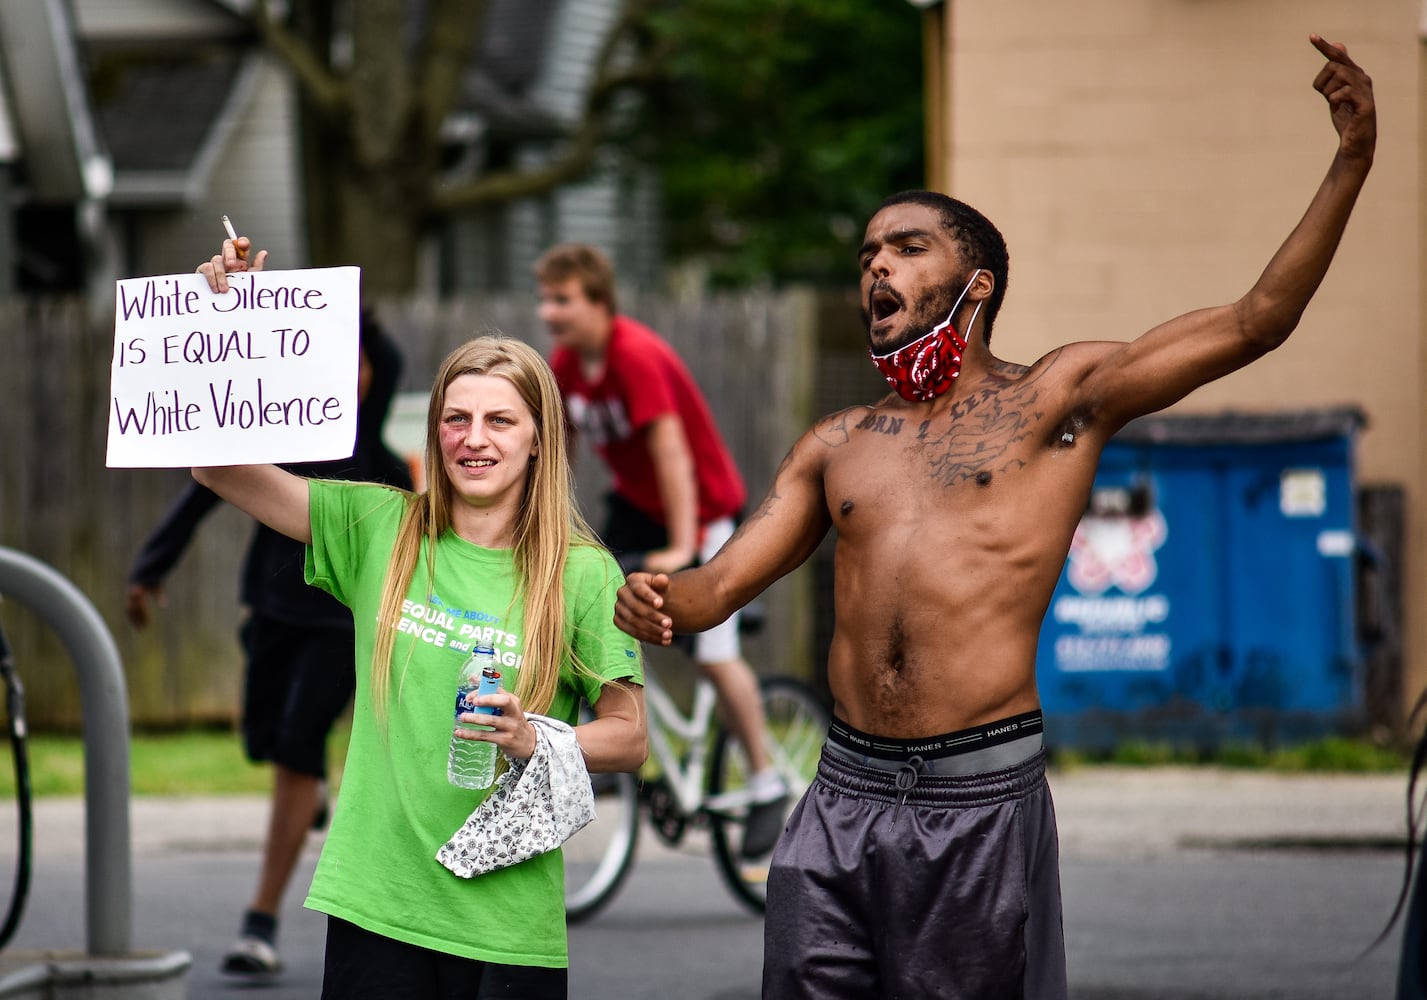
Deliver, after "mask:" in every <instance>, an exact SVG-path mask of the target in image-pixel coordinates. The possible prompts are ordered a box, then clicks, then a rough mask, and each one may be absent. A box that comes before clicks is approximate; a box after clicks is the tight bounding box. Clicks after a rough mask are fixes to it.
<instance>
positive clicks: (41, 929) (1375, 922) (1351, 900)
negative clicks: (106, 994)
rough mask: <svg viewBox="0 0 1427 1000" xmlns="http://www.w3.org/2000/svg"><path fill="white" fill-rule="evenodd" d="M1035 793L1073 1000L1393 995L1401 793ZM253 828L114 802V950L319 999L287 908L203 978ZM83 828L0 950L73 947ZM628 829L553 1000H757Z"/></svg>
mask: <svg viewBox="0 0 1427 1000" xmlns="http://www.w3.org/2000/svg"><path fill="white" fill-rule="evenodd" d="M1052 783H1053V788H1054V789H1055V794H1056V802H1057V809H1058V813H1059V818H1060V828H1061V835H1062V853H1063V882H1064V893H1065V908H1066V945H1067V951H1068V956H1069V963H1070V976H1071V983H1072V995H1073V996H1074V997H1075V998H1077V1000H1275V998H1284V1000H1288V998H1292V1000H1330V998H1331V1000H1355V998H1363V1000H1369V998H1374V1000H1375V998H1382V997H1388V996H1390V995H1391V992H1392V989H1391V986H1392V981H1393V976H1394V972H1395V967H1396V948H1397V938H1396V936H1395V935H1394V936H1393V938H1392V939H1390V940H1389V942H1388V943H1387V944H1386V945H1385V946H1383V947H1381V948H1379V949H1377V950H1376V951H1374V952H1372V953H1370V954H1369V955H1368V956H1367V957H1366V958H1363V959H1362V960H1360V961H1357V960H1355V959H1356V958H1357V956H1358V954H1359V952H1361V951H1362V949H1363V948H1364V947H1365V946H1366V945H1367V944H1368V943H1369V942H1370V941H1371V940H1372V938H1373V936H1374V934H1375V933H1376V932H1377V930H1378V928H1379V927H1380V926H1381V924H1382V921H1383V919H1384V918H1385V917H1386V915H1387V913H1388V911H1389V910H1390V908H1391V904H1392V900H1393V898H1394V897H1395V893H1396V890H1397V886H1398V882H1399V879H1400V878H1401V873H1402V858H1401V854H1400V853H1399V851H1390V850H1389V849H1388V847H1389V846H1390V845H1391V844H1393V843H1400V840H1401V837H1402V833H1403V804H1404V789H1405V782H1404V779H1402V778H1401V777H1398V776H1372V777H1358V778H1354V777H1327V778H1325V777H1287V778H1285V777H1274V776H1265V775H1256V774H1239V773H1230V772H1223V771H1216V770H1197V769H1148V770H1123V769H1113V768H1084V769H1079V770H1075V771H1071V772H1066V773H1059V774H1056V775H1054V776H1053V778H1052ZM265 814H266V805H265V803H263V802H262V801H261V800H254V799H242V798H240V799H211V800H186V801H175V800H155V799H141V800H136V801H135V802H134V804H133V815H132V826H133V840H134V880H135V884H134V913H135V931H134V944H135V947H136V948H138V949H145V948H152V949H159V950H165V951H170V950H175V949H183V950H187V951H188V952H190V953H191V954H192V956H193V960H194V961H193V966H192V968H191V969H190V971H189V973H188V977H187V990H188V996H189V997H193V998H210V997H211V998H238V997H243V998H247V1000H254V998H259V997H260V998H262V1000H308V998H312V997H315V996H317V993H318V987H319V983H320V979H321V953H322V935H323V918H322V917H321V916H320V915H318V914H314V913H310V912H308V911H305V910H303V909H302V908H301V906H300V893H297V892H294V893H293V898H292V899H291V900H290V901H289V905H288V907H287V910H286V912H285V913H284V916H283V931H282V942H281V944H282V950H283V953H284V955H285V957H286V960H287V962H288V968H287V971H286V972H285V973H284V974H283V975H282V976H281V977H280V978H279V979H278V980H277V981H275V982H273V983H271V984H268V985H265V986H262V987H259V988H255V987H253V986H251V985H247V984H242V983H233V982H231V981H229V980H227V979H225V977H222V976H220V975H219V974H218V973H217V972H216V967H217V962H218V958H219V956H220V955H221V953H222V951H223V949H224V948H225V947H226V946H227V944H228V943H229V941H230V939H231V937H232V935H233V933H234V931H235V930H236V923H237V918H238V913H239V911H240V910H241V908H242V906H243V903H244V901H245V900H246V898H247V896H248V894H249V892H250V891H251V888H252V880H253V877H254V873H255V870H256V865H257V848H258V839H257V838H258V833H259V831H260V830H261V829H262V827H263V823H264V821H265ZM82 816H83V812H82V804H81V803H79V802H77V801H73V800H58V801H57V800H46V801H42V802H41V803H40V804H39V807H38V810H37V816H36V841H37V858H36V865H35V875H34V882H33V885H32V889H31V898H30V903H29V905H28V907H27V909H26V915H25V919H24V922H23V923H22V925H21V927H20V931H19V933H18V934H17V936H16V939H15V941H13V942H12V944H11V949H10V951H11V953H12V954H13V953H14V952H16V951H18V950H22V949H34V948H80V947H82V946H83V926H84V925H83V880H82V869H83V856H84V853H83V842H82V839H81V837H82V832H81V831H82V829H83V825H82ZM644 833H645V839H644V843H643V845H642V852H641V859H640V864H639V866H638V867H637V868H636V871H635V873H634V876H633V877H632V878H631V880H630V883H629V884H628V886H627V887H626V888H625V890H624V892H623V894H622V895H621V896H620V898H619V899H618V900H616V901H615V903H614V904H613V905H612V906H611V907H610V908H609V909H608V910H607V911H606V912H605V913H603V914H601V915H599V916H598V917H597V918H595V919H594V920H593V921H592V922H590V923H589V924H587V925H580V926H576V927H574V928H572V930H571V960H572V965H573V970H574V971H573V975H572V982H573V986H572V990H571V996H572V998H573V1000H586V998H588V1000H613V998H620V1000H646V998H647V1000H668V998H681V1000H682V998H688V1000H748V998H755V997H757V996H758V978H759V966H760V963H761V960H762V923H761V921H760V920H759V919H758V918H757V917H755V916H752V915H750V914H748V913H746V912H745V911H744V910H743V909H742V908H741V907H740V906H739V905H738V904H736V903H734V902H733V900H732V899H731V897H729V896H728V894H727V893H726V892H725V891H724V890H723V888H722V886H721V885H720V883H719V882H718V879H717V876H716V875H715V873H714V870H713V865H712V863H711V861H710V860H709V858H708V856H707V855H706V854H704V853H702V852H701V850H700V849H699V848H700V846H701V845H697V844H692V845H689V846H687V847H686V848H684V849H681V850H679V851H667V850H659V849H656V847H655V840H654V838H653V836H652V835H651V834H650V833H649V831H648V830H647V829H646V830H645V831H644ZM13 839H14V837H13V832H12V831H10V830H3V831H0V864H3V862H4V860H5V859H12V858H13V857H14V846H13ZM317 846H318V845H316V844H315V843H314V846H313V850H312V851H311V852H309V854H308V856H307V857H306V858H305V859H304V862H303V871H302V873H300V875H299V879H300V880H302V881H303V882H304V884H305V879H306V877H307V874H308V873H310V870H311V866H312V863H313V861H314V860H315V856H316V854H315V851H316V847H317Z"/></svg>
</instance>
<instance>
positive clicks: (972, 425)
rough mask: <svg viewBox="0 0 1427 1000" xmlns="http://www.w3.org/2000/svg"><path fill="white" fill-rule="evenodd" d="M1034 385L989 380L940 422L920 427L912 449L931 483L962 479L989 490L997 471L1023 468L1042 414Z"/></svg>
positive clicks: (1033, 381)
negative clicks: (920, 458)
mask: <svg viewBox="0 0 1427 1000" xmlns="http://www.w3.org/2000/svg"><path fill="white" fill-rule="evenodd" d="M1020 371H1022V372H1024V371H1025V369H1020ZM1039 381H1040V380H1039V378H1027V377H1022V378H1018V379H1004V378H993V379H992V380H990V382H989V384H988V385H986V386H985V387H984V388H982V389H980V390H979V391H977V392H976V393H974V394H972V395H970V396H967V397H966V398H965V399H961V400H958V401H957V402H956V403H954V404H953V405H952V407H951V409H950V410H949V411H948V413H947V415H946V416H945V417H944V418H942V419H941V420H938V421H935V422H934V423H933V424H932V425H931V426H928V425H925V424H924V425H923V426H922V427H921V428H920V429H919V430H918V432H917V444H916V447H917V450H918V451H919V452H920V453H921V454H922V456H923V457H924V458H925V459H926V462H927V468H928V473H929V474H930V476H931V478H932V480H933V481H935V482H937V483H939V484H940V485H942V486H955V485H956V484H958V483H962V482H966V481H967V480H972V481H974V482H975V483H976V484H977V485H978V486H988V485H990V483H991V480H992V478H993V476H994V475H995V474H996V473H998V472H1006V471H1009V470H1012V469H1018V468H1021V467H1022V466H1024V465H1025V464H1026V457H1027V456H1026V455H1025V454H1024V449H1025V447H1026V445H1027V442H1029V441H1030V440H1031V439H1032V438H1033V437H1034V436H1035V435H1036V428H1037V426H1039V425H1040V422H1041V421H1042V420H1043V419H1044V416H1045V414H1044V413H1042V412H1041V410H1040V408H1039V405H1038V404H1039V403H1040V397H1041V388H1040V386H1039V385H1038V383H1039Z"/></svg>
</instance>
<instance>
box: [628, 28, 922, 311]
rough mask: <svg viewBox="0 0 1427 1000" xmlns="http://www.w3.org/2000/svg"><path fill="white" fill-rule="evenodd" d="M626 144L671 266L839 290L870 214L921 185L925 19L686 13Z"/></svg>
mask: <svg viewBox="0 0 1427 1000" xmlns="http://www.w3.org/2000/svg"><path fill="white" fill-rule="evenodd" d="M651 30H652V33H653V34H654V36H655V37H656V38H657V39H658V48H659V49H660V50H661V52H662V53H664V54H665V63H664V73H665V78H666V85H665V86H664V87H661V88H657V89H655V90H653V91H652V92H651V93H650V94H649V100H648V101H647V102H646V105H645V116H644V117H643V118H642V120H641V129H640V133H639V134H638V135H637V136H634V137H632V138H631V141H633V142H635V143H637V144H638V148H641V149H644V150H645V154H644V155H647V156H648V158H649V159H650V160H651V161H652V162H653V163H654V164H656V165H657V167H658V169H659V172H660V174H661V176H662V179H663V184H664V191H665V199H666V204H665V208H666V213H665V214H666V217H667V220H668V222H667V225H668V237H669V244H670V252H671V255H672V258H673V259H674V260H675V261H680V262H685V263H692V264H695V265H697V266H700V267H702V268H704V269H706V272H707V276H708V279H709V280H710V281H711V282H712V283H713V284H715V285H718V286H747V285H752V284H763V283H771V284H775V285H776V284H782V283H785V282H791V281H809V282H814V283H820V284H834V285H841V284H844V283H845V282H846V281H847V280H848V278H849V276H850V275H851V274H852V273H853V268H852V259H853V254H854V252H855V250H856V241H858V240H859V239H860V238H861V235H862V226H863V224H864V222H865V221H866V218H867V216H868V215H869V214H870V212H871V211H872V210H873V208H875V206H876V205H877V203H878V202H879V201H881V199H882V198H884V197H885V196H887V195H888V194H891V193H893V192H894V191H899V190H903V189H906V188H914V187H921V186H923V185H924V184H925V180H924V167H923V164H924V158H923V136H922V132H923V119H922V60H921V45H922V42H921V15H920V14H919V13H918V12H917V10H916V9H915V8H913V7H912V6H911V5H910V4H908V3H905V2H901V0H876V2H871V3H869V2H867V0H682V2H678V3H675V4H671V5H669V6H668V7H665V8H664V9H662V10H661V11H660V12H658V13H657V14H655V15H653V16H652V19H651Z"/></svg>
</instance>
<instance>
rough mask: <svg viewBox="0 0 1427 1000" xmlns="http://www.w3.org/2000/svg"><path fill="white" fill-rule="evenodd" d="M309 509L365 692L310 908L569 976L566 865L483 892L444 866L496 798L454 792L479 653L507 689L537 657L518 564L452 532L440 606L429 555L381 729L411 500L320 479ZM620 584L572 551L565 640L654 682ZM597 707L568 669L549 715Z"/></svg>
mask: <svg viewBox="0 0 1427 1000" xmlns="http://www.w3.org/2000/svg"><path fill="white" fill-rule="evenodd" d="M308 495H309V498H310V506H311V521H312V545H311V546H310V547H309V548H308V550H307V566H306V572H307V581H308V583H311V584H313V585H314V586H317V587H320V588H322V589H323V590H326V591H328V592H329V593H331V594H332V595H333V596H334V597H336V598H337V599H338V600H340V601H342V602H343V603H344V604H346V605H348V606H349V607H350V608H351V609H352V616H353V619H354V621H355V622H356V640H357V641H356V645H357V653H356V672H357V689H356V696H355V701H354V711H353V721H352V737H351V742H350V744H349V746H348V749H347V762H346V765H345V768H344V770H343V774H342V786H341V794H340V795H339V796H338V799H337V807H336V811H335V813H334V815H333V817H332V825H331V828H330V830H329V831H328V834H327V841H326V844H325V845H324V846H323V848H322V856H321V858H320V859H319V861H318V863H317V871H316V873H315V874H314V875H313V877H312V887H311V889H310V890H309V892H308V895H307V906H308V907H310V908H312V909H315V910H320V911H322V912H323V913H327V914H330V915H331V916H334V917H340V918H341V919H343V920H347V921H350V922H351V923H354V924H356V925H358V926H359V927H363V928H365V929H367V930H369V931H372V932H373V933H376V934H381V935H383V936H386V937H390V938H393V939H395V940H398V941H405V942H407V943H408V944H414V945H418V946H420V947H423V948H431V949H434V950H436V951H440V952H444V953H447V954H451V955H462V956H465V957H467V958H474V959H480V960H482V961H490V962H497V963H501V964H505V965H533V966H542V967H547V968H563V967H566V966H568V965H569V953H568V949H567V945H566V937H565V893H564V885H565V869H564V859H563V856H562V854H561V852H560V851H552V852H550V853H549V854H545V855H541V856H540V857H536V858H532V859H530V860H529V861H526V862H523V863H521V864H518V865H513V866H511V867H509V868H505V869H501V870H499V871H495V872H491V873H490V874H487V875H478V876H476V877H475V878H471V879H464V878H461V877H459V876H457V875H454V874H452V873H451V872H449V871H447V870H446V869H445V868H444V867H443V866H442V865H441V863H440V862H438V861H437V860H436V852H437V850H439V849H440V848H441V846H442V845H443V844H445V843H446V841H447V840H449V839H450V837H451V835H452V834H453V833H455V832H456V830H457V829H459V828H460V826H461V824H462V823H464V822H465V820H466V817H467V816H469V815H470V814H471V812H472V811H473V810H474V809H475V808H476V806H477V805H478V804H479V803H480V801H481V799H482V798H484V796H485V795H486V793H485V792H473V791H469V790H467V789H462V788H457V787H456V786H454V785H452V784H450V783H449V782H448V781H447V779H446V757H447V753H448V750H449V747H450V741H451V729H452V726H453V724H454V718H455V707H456V682H457V676H458V674H459V672H460V668H461V666H462V664H463V663H464V662H465V659H466V657H467V656H468V655H469V650H470V646H471V645H474V644H476V643H484V644H488V645H493V646H494V647H495V650H496V660H497V661H498V662H499V663H500V664H502V667H503V669H502V673H503V674H505V675H506V679H505V685H506V687H507V688H510V687H512V686H513V676H514V673H513V672H514V671H516V670H518V669H519V665H520V660H521V656H522V653H523V650H524V642H523V637H522V634H521V633H522V624H521V622H522V610H521V608H520V606H519V605H516V606H515V607H511V606H510V605H511V595H512V594H513V592H514V587H515V570H514V565H513V562H512V558H511V556H512V552H511V550H509V549H484V548H481V547H479V546H476V545H472V544H471V543H470V542H467V541H465V540H464V539H462V538H459V537H457V536H456V534H455V533H454V532H449V531H448V532H447V533H446V535H445V536H444V537H443V538H441V539H440V541H439V542H438V543H437V547H436V551H437V557H436V576H435V580H434V582H433V583H432V585H431V588H430V591H429V592H428V590H427V586H426V582H427V565H428V563H427V554H426V553H425V552H424V551H423V553H422V555H421V558H420V559H419V560H418V562H417V566H416V572H415V573H414V574H413V576H412V582H411V587H410V589H409V590H408V593H407V601H406V603H405V605H404V606H403V612H402V617H401V622H400V624H399V631H398V635H397V636H396V642H395V644H394V649H393V655H392V668H391V691H390V694H389V696H388V700H387V725H386V726H385V728H383V727H382V725H381V724H380V723H378V721H377V720H376V717H375V715H374V712H373V709H372V694H371V684H370V681H371V677H370V663H371V655H372V645H373V642H374V638H375V632H376V618H377V609H378V605H379V603H380V600H381V587H382V581H383V579H384V578H385V575H386V569H387V560H388V558H389V556H390V553H391V550H392V544H393V542H394V540H395V538H396V531H397V526H398V524H399V523H400V520H401V516H402V513H403V512H404V510H405V507H406V496H407V495H406V494H403V493H401V492H399V491H397V490H392V489H389V488H387V487H382V486H374V485H371V484H358V483H339V482H331V481H325V480H312V481H311V482H310V484H309V487H308ZM622 579H623V577H622V575H621V574H620V572H619V568H618V567H617V565H616V564H615V562H614V560H613V559H612V558H611V557H610V555H609V553H607V552H606V551H604V549H602V548H599V547H597V546H591V545H578V546H574V547H572V548H571V550H570V553H569V557H568V558H567V560H566V563H565V607H566V629H565V636H566V641H567V642H569V643H573V646H574V648H575V650H576V652H577V653H578V654H579V656H580V659H581V661H582V662H583V663H584V664H585V666H587V667H588V668H590V669H591V670H593V671H594V672H595V673H597V674H599V675H600V676H602V677H604V678H607V679H610V680H617V679H629V680H631V681H633V682H634V683H642V682H643V672H642V665H641V661H640V652H639V646H638V643H637V642H636V641H635V640H633V639H631V638H630V637H629V636H626V635H625V634H624V633H623V632H620V631H619V629H617V628H616V627H615V626H614V599H615V592H616V590H617V589H618V588H619V585H620V583H621V582H622ZM408 657H409V658H408ZM599 693H600V684H599V682H598V681H596V680H595V679H593V678H590V677H587V676H585V675H583V674H578V673H576V672H575V671H574V670H573V668H572V667H571V665H570V663H569V662H568V661H567V662H566V663H565V664H564V666H563V667H562V669H561V673H560V687H559V692H558V694H557V695H556V698H555V703H554V704H553V705H552V706H551V707H550V710H549V713H548V714H550V715H551V716H554V717H555V718H559V719H564V720H565V721H567V722H570V723H573V722H574V721H575V719H576V714H577V712H578V707H579V701H578V700H579V698H580V696H581V695H583V696H584V697H586V698H587V699H589V701H590V702H591V703H593V702H594V701H596V700H597V699H598V697H599Z"/></svg>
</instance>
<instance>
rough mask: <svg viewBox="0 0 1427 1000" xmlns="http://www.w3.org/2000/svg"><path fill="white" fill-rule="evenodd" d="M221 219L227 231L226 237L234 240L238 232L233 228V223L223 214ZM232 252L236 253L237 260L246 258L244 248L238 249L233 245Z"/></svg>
mask: <svg viewBox="0 0 1427 1000" xmlns="http://www.w3.org/2000/svg"><path fill="white" fill-rule="evenodd" d="M221 221H222V223H223V228H224V230H226V231H227V233H228V239H230V240H236V239H237V238H238V234H237V233H236V232H235V231H234V229H233V223H232V222H231V221H229V219H228V217H227V216H226V215H225V216H223V218H222V220H221ZM233 252H234V253H236V254H237V255H238V259H239V260H246V259H247V257H248V252H247V251H246V250H239V249H238V248H237V247H234V248H233Z"/></svg>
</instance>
